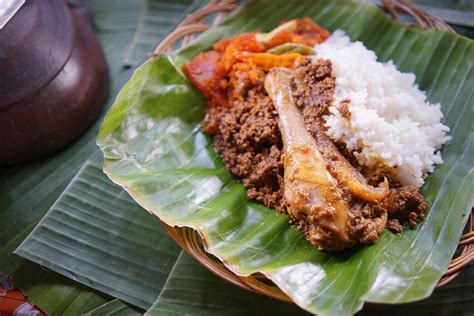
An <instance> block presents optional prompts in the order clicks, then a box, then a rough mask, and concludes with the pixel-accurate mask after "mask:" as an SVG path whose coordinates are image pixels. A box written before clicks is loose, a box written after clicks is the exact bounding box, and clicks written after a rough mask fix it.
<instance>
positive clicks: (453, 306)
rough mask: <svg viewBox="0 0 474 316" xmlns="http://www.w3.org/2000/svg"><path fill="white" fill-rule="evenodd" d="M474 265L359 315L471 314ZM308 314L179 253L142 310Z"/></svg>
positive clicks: (221, 315) (150, 313)
mask: <svg viewBox="0 0 474 316" xmlns="http://www.w3.org/2000/svg"><path fill="white" fill-rule="evenodd" d="M473 276H474V265H471V266H468V267H466V269H465V271H463V272H462V273H461V275H460V276H459V277H457V278H456V279H455V280H454V281H452V282H451V283H449V284H448V285H446V286H443V287H442V288H439V289H436V291H435V292H434V293H433V295H432V296H431V297H429V298H427V299H425V300H422V301H420V302H415V303H409V304H397V305H375V304H371V305H368V306H367V307H365V308H364V309H363V310H362V311H361V312H359V313H357V315H359V316H377V315H382V314H383V315H384V316H392V315H393V316H396V315H406V316H412V315H413V316H415V315H416V316H431V315H466V316H467V315H471V314H472V311H473V310H474V282H472V277H473ZM184 314H186V315H218V316H226V315H292V316H296V315H308V313H305V312H304V311H303V310H301V309H297V308H296V306H293V307H291V306H289V305H288V304H286V303H283V302H278V301H271V300H269V299H268V298H264V297H262V296H260V295H257V294H253V293H250V292H246V291H244V290H241V289H239V288H237V287H235V286H233V285H231V284H230V283H226V282H225V281H224V280H222V279H220V278H218V277H217V276H215V275H214V274H212V273H210V272H208V271H207V270H206V269H205V268H204V267H202V266H201V265H199V263H198V262H196V261H195V260H193V259H192V258H191V257H190V256H188V255H187V254H185V253H181V255H180V256H179V258H178V261H177V262H176V266H175V268H174V269H173V270H172V271H171V273H170V275H169V277H168V280H167V281H166V283H165V286H164V287H163V290H162V291H161V293H160V296H159V297H158V299H157V300H156V302H155V304H153V306H152V307H151V308H150V309H149V310H148V311H147V312H146V313H145V315H146V316H154V315H159V316H161V315H184Z"/></svg>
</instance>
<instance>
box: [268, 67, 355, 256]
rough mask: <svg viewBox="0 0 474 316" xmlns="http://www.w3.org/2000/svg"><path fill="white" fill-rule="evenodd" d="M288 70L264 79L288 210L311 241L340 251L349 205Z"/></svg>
mask: <svg viewBox="0 0 474 316" xmlns="http://www.w3.org/2000/svg"><path fill="white" fill-rule="evenodd" d="M291 78H292V73H291V70H288V69H284V68H276V69H274V70H273V71H271V72H270V73H269V74H268V75H267V77H266V79H265V89H266V91H267V93H268V95H269V96H270V98H271V99H272V101H273V104H274V106H275V108H276V110H277V112H278V115H279V127H280V131H281V134H282V138H283V147H284V148H283V151H284V160H283V161H284V168H285V171H284V181H285V192H284V194H285V198H286V201H287V203H288V205H289V210H288V212H289V213H290V215H292V216H293V217H294V218H296V219H300V220H304V221H305V222H307V223H308V224H309V227H308V230H309V231H308V236H310V242H311V243H312V244H314V245H315V246H316V247H317V248H318V249H320V250H340V249H343V248H345V247H346V246H347V245H348V243H349V237H348V227H347V226H348V210H349V206H348V204H347V203H346V202H345V201H344V200H343V198H342V191H341V189H340V188H339V185H338V182H337V181H336V180H335V179H334V178H333V176H332V175H331V174H330V173H329V171H328V168H327V165H326V163H325V161H324V158H323V157H322V155H321V154H320V152H319V150H318V148H317V145H316V142H315V139H314V138H313V137H312V136H311V134H310V133H309V132H308V131H307V130H306V126H305V123H304V118H303V116H302V114H301V113H300V111H299V110H298V109H297V107H296V105H295V103H294V100H293V96H292V92H291Z"/></svg>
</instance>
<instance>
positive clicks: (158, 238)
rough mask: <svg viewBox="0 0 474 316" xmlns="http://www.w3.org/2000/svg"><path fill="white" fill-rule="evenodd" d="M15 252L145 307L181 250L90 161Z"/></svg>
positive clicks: (161, 227) (92, 286)
mask: <svg viewBox="0 0 474 316" xmlns="http://www.w3.org/2000/svg"><path fill="white" fill-rule="evenodd" d="M15 253H16V254H17V255H20V256H22V257H24V258H26V259H29V260H31V261H34V262H36V263H38V264H40V265H42V266H44V267H46V268H49V269H51V270H53V271H55V272H58V273H60V274H62V275H64V276H66V277H68V278H70V279H73V280H75V281H77V282H80V283H83V284H85V285H87V286H89V287H91V288H93V289H96V290H98V291H101V292H103V293H106V294H108V295H110V296H112V297H116V298H119V299H121V300H124V301H125V302H128V303H130V304H134V305H136V306H139V307H141V308H144V309H146V308H148V307H150V306H151V305H152V304H153V302H154V301H155V299H156V297H157V296H158V294H159V293H160V290H161V288H162V286H163V284H164V283H165V281H166V278H167V276H168V273H169V272H170V270H171V268H172V266H173V264H174V262H175V261H176V259H177V257H178V255H179V247H178V246H177V245H176V244H175V243H174V242H173V241H172V239H171V238H170V237H169V236H168V235H167V234H166V232H165V231H164V229H163V226H162V225H161V223H160V222H159V221H156V220H155V218H154V217H153V216H152V215H151V214H149V213H147V212H145V211H144V210H143V209H142V208H141V207H140V206H139V205H137V204H135V203H134V202H133V201H132V200H131V199H130V197H129V196H128V195H127V194H126V192H124V191H123V190H122V189H121V188H120V187H118V186H116V185H114V184H112V183H111V182H110V180H109V179H107V177H106V176H105V175H104V174H103V172H102V169H101V168H100V167H99V166H97V164H96V163H94V162H88V163H86V164H85V165H84V166H83V168H82V170H81V171H79V172H78V174H77V176H76V177H75V178H74V179H73V181H71V183H70V184H69V186H68V188H67V189H66V190H65V191H64V192H63V194H62V195H61V197H60V198H59V199H58V200H57V201H56V202H55V203H54V205H53V206H52V207H51V209H50V210H49V211H48V213H47V214H46V215H45V217H44V218H43V219H42V220H41V221H40V223H39V224H38V225H37V226H36V227H35V228H34V229H33V231H32V232H31V234H30V235H29V236H28V237H27V238H26V239H25V240H24V241H23V242H22V244H21V245H20V247H19V248H18V249H17V250H16V251H15Z"/></svg>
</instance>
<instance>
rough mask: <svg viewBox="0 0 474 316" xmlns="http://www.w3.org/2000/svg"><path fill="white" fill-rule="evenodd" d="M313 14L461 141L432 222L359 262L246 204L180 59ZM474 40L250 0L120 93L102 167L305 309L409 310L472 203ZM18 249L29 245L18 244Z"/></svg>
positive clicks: (344, 10) (352, 8)
mask: <svg viewBox="0 0 474 316" xmlns="http://www.w3.org/2000/svg"><path fill="white" fill-rule="evenodd" d="M303 16H309V17H311V18H313V19H314V20H315V21H317V22H318V23H320V24H321V25H322V26H323V27H326V28H328V29H329V30H331V31H334V30H335V29H337V28H342V29H344V30H346V31H347V33H348V35H349V36H350V37H351V38H352V39H353V40H361V41H363V42H364V43H365V44H366V46H367V47H368V48H370V49H372V50H374V51H375V52H376V53H377V54H378V56H379V59H380V60H383V61H385V60H389V59H393V61H394V62H395V64H396V65H397V66H398V67H399V69H401V70H402V71H410V72H414V73H415V74H416V75H417V82H418V84H419V85H420V87H421V88H422V89H424V90H426V91H427V94H428V99H429V100H430V101H432V102H441V103H442V109H443V111H444V113H445V123H446V124H447V125H448V126H450V127H451V132H450V134H451V135H452V136H453V140H452V141H451V142H450V143H449V144H448V145H447V146H446V147H445V148H444V149H443V157H444V159H445V162H444V164H443V165H442V166H440V167H438V168H437V169H436V171H435V172H434V173H433V174H431V175H430V177H429V178H428V180H427V182H426V184H425V186H424V187H423V195H424V196H425V198H426V200H427V202H428V203H429V205H430V208H429V211H428V215H427V218H426V220H425V222H424V223H423V224H422V225H419V226H418V227H417V228H416V229H413V230H410V229H406V230H405V231H404V232H403V233H402V234H398V235H394V234H392V233H390V232H388V231H387V232H384V233H383V234H382V236H381V238H380V240H379V241H378V242H377V244H375V245H373V246H367V247H361V248H360V249H358V250H357V251H356V252H355V253H353V254H351V255H350V256H331V255H328V254H326V253H323V252H318V251H316V250H315V249H314V248H313V247H311V246H310V245H309V244H308V243H307V242H306V240H305V239H304V237H303V236H302V234H301V233H299V232H298V231H296V230H295V229H294V228H293V227H291V226H290V225H289V224H288V221H287V218H286V217H285V216H284V215H281V214H277V213H276V212H275V211H273V210H270V209H268V208H265V207H263V206H262V205H259V204H257V203H254V202H251V201H248V200H247V198H246V194H245V189H244V188H243V186H242V185H241V184H238V183H236V182H235V181H234V180H233V178H232V176H231V175H230V174H229V172H228V171H227V170H226V168H225V166H224V165H223V163H222V161H221V160H220V159H219V158H218V156H217V155H216V153H215V151H214V150H213V148H212V145H211V142H210V140H209V138H208V137H206V136H205V135H204V134H203V133H202V132H201V130H200V126H199V121H200V120H201V119H202V117H203V113H204V108H205V99H204V98H203V96H202V95H201V94H200V93H199V92H198V91H197V90H196V89H195V88H194V87H193V86H192V85H191V84H190V82H189V81H188V80H187V79H186V77H185V76H184V75H183V73H182V72H181V66H182V64H183V62H184V61H185V60H187V59H189V58H192V57H193V56H195V55H196V54H197V53H199V52H200V51H203V50H206V49H209V48H210V46H211V45H212V44H213V43H214V42H215V41H217V40H219V39H222V38H224V37H227V36H230V35H232V34H236V33H240V32H244V31H254V30H256V29H261V30H264V31H266V30H270V29H272V28H273V27H274V26H276V25H277V23H278V21H279V20H281V19H291V18H295V17H303ZM473 59H474V43H473V42H472V41H471V40H469V39H467V38H464V37H461V36H458V35H455V34H450V33H446V32H444V31H439V30H422V29H418V28H414V27H406V26H402V25H401V24H399V23H397V22H394V21H392V20H390V19H389V18H388V17H386V16H385V15H383V14H382V13H381V12H380V11H379V10H378V9H377V8H376V7H374V6H372V5H363V4H356V3H353V2H350V1H323V0H321V1H298V2H293V1H269V0H262V1H252V2H247V3H246V4H244V5H243V6H242V7H241V8H240V9H239V10H238V12H236V13H235V14H232V16H231V17H230V18H229V19H227V20H226V22H225V23H223V24H222V25H221V26H219V27H217V28H215V29H213V30H211V31H208V32H206V33H205V34H203V35H202V36H201V37H199V38H198V39H197V40H196V41H195V42H194V43H193V44H192V45H190V46H189V47H187V48H185V49H183V50H182V51H180V52H179V53H178V54H177V55H162V56H159V57H157V58H154V59H152V60H149V61H147V62H146V63H145V64H144V65H143V66H142V67H141V68H140V69H139V70H137V71H136V73H135V74H134V76H133V78H132V79H131V80H130V81H129V83H128V84H127V85H125V87H124V88H123V89H122V91H121V92H120V94H119V96H118V98H117V100H116V102H115V104H114V106H113V107H112V108H111V110H110V111H109V113H108V114H107V116H106V118H105V120H104V123H103V125H102V127H101V131H100V134H99V136H98V144H99V146H100V147H101V149H102V151H103V153H104V156H105V164H104V170H105V172H106V173H107V174H108V175H109V177H110V178H111V179H112V180H113V181H115V182H116V183H119V184H120V185H122V186H123V187H124V188H125V189H126V190H127V191H128V192H129V193H130V194H131V195H132V197H133V198H134V199H135V200H136V201H137V202H138V203H139V204H141V205H142V206H144V207H145V208H146V209H147V210H149V211H151V212H153V213H154V214H156V215H157V216H158V217H160V219H161V220H163V221H165V222H166V223H168V224H169V225H178V226H189V227H193V228H195V229H196V230H198V231H199V233H200V235H201V236H203V238H204V239H205V245H206V247H207V250H208V251H209V252H210V253H212V254H214V255H215V256H217V257H218V258H220V259H221V260H223V261H224V262H225V263H226V265H227V266H228V267H229V269H231V270H233V271H234V272H235V273H238V274H242V275H248V274H251V273H254V272H257V271H259V272H262V273H264V274H265V275H266V276H268V277H269V278H270V279H271V280H273V281H274V282H275V283H276V284H277V285H278V286H279V287H280V288H281V289H282V290H283V291H284V292H286V293H287V294H288V295H289V296H290V297H291V298H292V299H293V300H294V301H295V303H297V304H298V305H299V306H301V307H303V308H304V309H306V310H308V311H310V312H314V313H320V314H333V315H344V314H351V313H354V312H356V311H358V310H360V309H361V308H362V306H363V303H364V302H366V301H367V302H378V303H402V302H410V301H415V300H420V299H422V298H425V297H427V296H429V295H430V294H431V292H432V291H433V289H434V287H435V285H436V283H437V281H438V280H439V278H440V277H441V275H442V273H443V272H444V271H445V269H446V268H447V266H448V264H449V261H450V259H451V256H452V255H453V253H454V251H455V248H456V245H457V242H458V240H459V237H460V235H461V232H462V229H463V227H464V225H465V223H466V220H467V217H468V214H469V212H470V210H471V207H472V205H473V194H472V193H473V183H474V181H473V180H474V177H473V176H474V175H473V172H472V170H473V168H472V165H473V161H472V156H473V154H474V142H472V119H473V115H472V114H473V113H472V111H473V108H472V106H470V104H471V103H472V92H473V90H472V83H473V80H474V72H473V71H472V60H473ZM20 249H21V248H20Z"/></svg>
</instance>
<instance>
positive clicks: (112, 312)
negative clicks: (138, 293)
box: [84, 299, 143, 316]
mask: <svg viewBox="0 0 474 316" xmlns="http://www.w3.org/2000/svg"><path fill="white" fill-rule="evenodd" d="M84 315H85V316H139V315H143V311H142V310H141V309H139V308H136V307H135V306H131V305H128V304H125V303H124V302H122V301H121V300H118V299H114V300H111V301H109V302H107V303H105V304H104V305H102V306H99V307H97V308H95V309H93V310H91V311H90V312H88V313H85V314H84Z"/></svg>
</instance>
